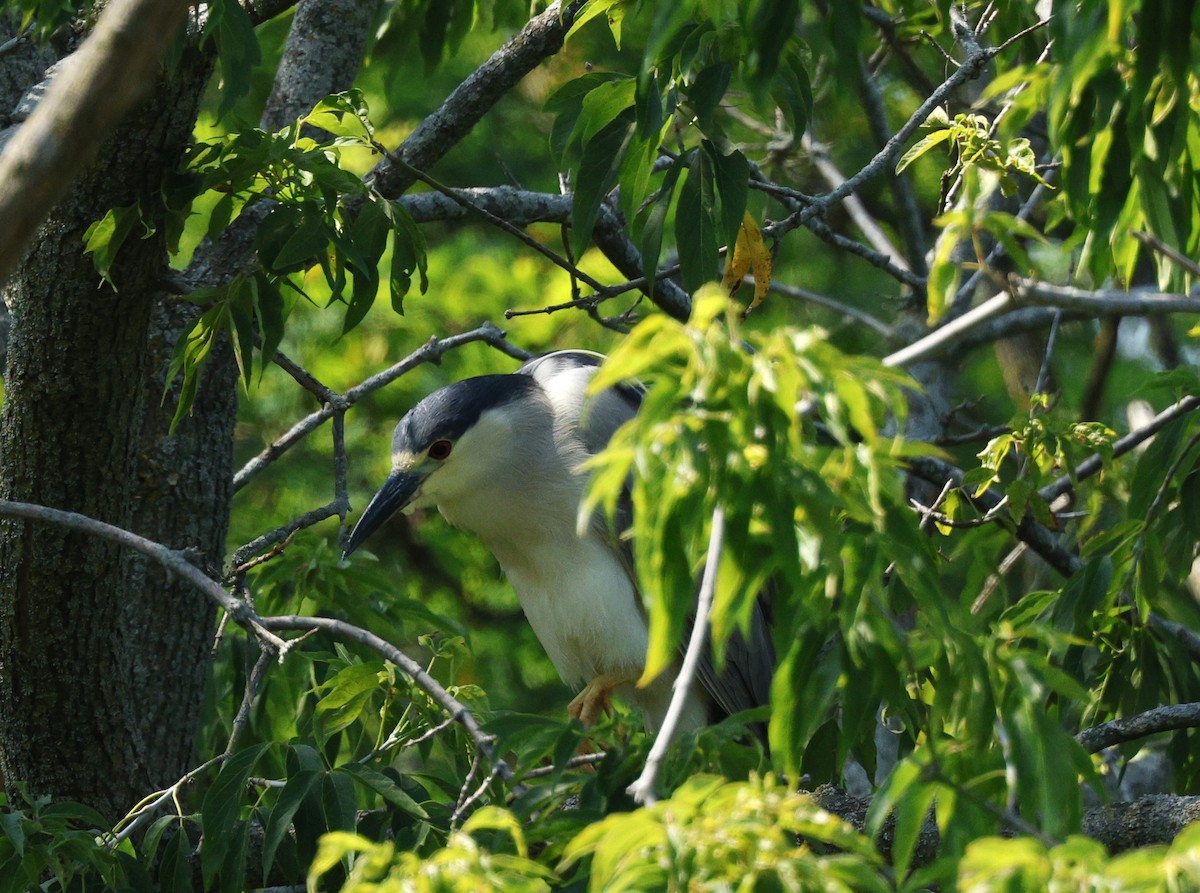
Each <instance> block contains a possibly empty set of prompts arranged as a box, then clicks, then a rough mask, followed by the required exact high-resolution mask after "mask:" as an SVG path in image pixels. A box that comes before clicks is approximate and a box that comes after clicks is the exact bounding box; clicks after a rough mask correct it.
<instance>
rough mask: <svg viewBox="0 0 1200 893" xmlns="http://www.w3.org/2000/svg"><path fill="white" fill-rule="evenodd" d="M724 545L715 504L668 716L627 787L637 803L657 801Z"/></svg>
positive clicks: (700, 648) (691, 679)
mask: <svg viewBox="0 0 1200 893" xmlns="http://www.w3.org/2000/svg"><path fill="white" fill-rule="evenodd" d="M724 544H725V509H724V507H723V506H720V505H718V506H717V507H716V509H714V510H713V515H712V530H711V532H710V533H709V536H708V555H707V557H706V558H705V559H704V575H703V576H702V577H701V578H700V595H699V597H698V600H697V604H696V622H695V623H693V624H692V634H691V636H690V637H689V638H688V644H687V650H686V651H684V653H683V663H682V665H681V666H680V668H679V675H678V676H676V677H675V681H674V683H672V685H671V703H670V704H669V705H668V706H667V715H666V716H665V717H663V722H662V726H661V728H659V730H658V737H656V738H655V739H654V746H653V747H651V748H650V753H649V754H648V755H647V756H646V765H645V766H644V767H642V774H641V775H639V776H638V777H637V780H636V781H634V782H633V784H631V785H630V786H629V788H628V791H629V793H630V794H631V795H632V796H633V798H634V799H635V800H636V801H637V802H638V803H643V804H648V805H653V804H654V803H655V802H656V801H657V800H658V795H657V794H656V793H655V791H654V785H655V782H656V780H657V778H658V772H659V769H660V767H661V766H662V761H663V759H664V758H665V757H666V755H667V749H668V748H669V747H670V746H671V741H672V739H673V738H674V737H675V733H676V731H677V727H678V725H679V718H680V717H681V716H682V715H683V708H684V705H685V704H686V703H687V699H688V696H689V695H690V694H691V691H692V685H693V684H694V683H695V681H696V672H697V670H698V669H699V666H700V655H701V654H702V653H703V652H704V647H705V645H706V643H707V642H708V623H709V619H708V615H709V612H710V610H711V609H712V602H713V594H714V593H715V591H716V588H717V566H718V564H719V563H720V561H721V549H722V547H723V546H724Z"/></svg>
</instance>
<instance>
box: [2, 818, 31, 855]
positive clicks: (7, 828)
mask: <svg viewBox="0 0 1200 893" xmlns="http://www.w3.org/2000/svg"><path fill="white" fill-rule="evenodd" d="M23 819H24V816H23V815H22V814H21V813H19V812H8V811H7V810H6V811H5V812H2V813H0V831H3V832H4V836H5V837H7V838H8V839H9V841H11V842H12V845H13V849H14V850H16V853H17V855H18V856H22V855H24V853H25V828H24V826H23Z"/></svg>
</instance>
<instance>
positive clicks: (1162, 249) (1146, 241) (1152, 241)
mask: <svg viewBox="0 0 1200 893" xmlns="http://www.w3.org/2000/svg"><path fill="white" fill-rule="evenodd" d="M1133 237H1134V238H1135V239H1137V240H1138V241H1139V242H1141V243H1142V244H1143V245H1145V246H1147V247H1148V248H1151V249H1153V250H1154V251H1157V252H1158V253H1159V254H1161V255H1162V256H1163V257H1165V258H1167V259H1169V260H1171V261H1172V262H1173V263H1176V264H1178V265H1179V266H1180V267H1182V268H1183V269H1184V270H1187V272H1189V273H1191V274H1192V275H1193V276H1200V264H1198V263H1196V262H1195V261H1194V260H1192V259H1191V258H1190V257H1188V256H1187V255H1186V254H1183V253H1181V252H1180V251H1179V249H1178V248H1172V247H1171V246H1170V245H1168V244H1167V243H1166V242H1164V241H1163V240H1162V239H1160V238H1159V237H1158V236H1156V235H1154V234H1153V233H1148V232H1143V231H1142V230H1140V229H1138V230H1134V231H1133Z"/></svg>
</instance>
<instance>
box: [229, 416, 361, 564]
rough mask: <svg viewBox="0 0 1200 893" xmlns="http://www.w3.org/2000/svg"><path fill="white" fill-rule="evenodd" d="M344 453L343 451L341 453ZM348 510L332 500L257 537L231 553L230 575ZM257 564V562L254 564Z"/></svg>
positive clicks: (344, 503)
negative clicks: (264, 553)
mask: <svg viewBox="0 0 1200 893" xmlns="http://www.w3.org/2000/svg"><path fill="white" fill-rule="evenodd" d="M339 418H341V416H340V415H338V416H336V417H335V424H336V420H337V419H339ZM343 452H344V451H343ZM349 510H350V501H349V500H348V499H345V498H343V499H334V501H333V502H329V503H326V504H325V505H323V506H321V507H320V508H316V509H313V510H312V511H311V512H305V513H304V514H303V515H301V516H300V517H299V518H295V519H294V520H292V521H289V522H288V523H287V524H283V525H281V526H279V527H276V528H275V529H274V530H271V531H269V532H267V533H264V534H263V535H262V536H260V537H257V538H255V539H253V540H251V541H250V542H248V543H246V545H244V546H242V547H241V548H239V549H238V550H237V551H236V552H234V553H233V557H232V558H230V559H229V566H230V574H231V575H232V574H237V573H241V572H243V571H245V570H247V566H246V565H247V562H249V561H250V559H251V558H252V557H253V556H255V555H257V554H258V553H260V552H262V551H263V550H264V549H269V548H270V547H271V546H274V545H276V544H277V543H282V542H284V541H286V540H288V539H289V538H290V537H291V536H292V534H294V533H295V532H296V531H297V530H304V529H305V528H306V527H312V526H313V525H314V524H319V523H321V522H322V521H324V520H325V519H326V518H335V517H341V516H344V515H345V514H346V512H348V511H349ZM256 563H257V562H256Z"/></svg>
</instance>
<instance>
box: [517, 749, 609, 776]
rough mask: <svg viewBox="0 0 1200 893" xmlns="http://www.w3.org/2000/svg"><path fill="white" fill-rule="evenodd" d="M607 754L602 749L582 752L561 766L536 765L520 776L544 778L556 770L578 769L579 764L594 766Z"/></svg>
mask: <svg viewBox="0 0 1200 893" xmlns="http://www.w3.org/2000/svg"><path fill="white" fill-rule="evenodd" d="M607 756H608V754H607V753H605V752H604V751H600V752H598V753H582V754H579V755H578V756H574V757H571V759H569V760H567V761H566V762H565V763H564V764H563V765H561V766H538V767H537V768H536V769H530V770H529V771H528V772H526V773H525V774H524V775H522V776H521V778H523V779H524V780H525V781H528V780H529V779H531V778H545V777H546V776H548V775H553V774H554V773H556V772H561V771H562V770H564V769H578V768H579V767H581V766H595V765H596V764H597V763H601V762H603V761H604V759H605V757H607Z"/></svg>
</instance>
